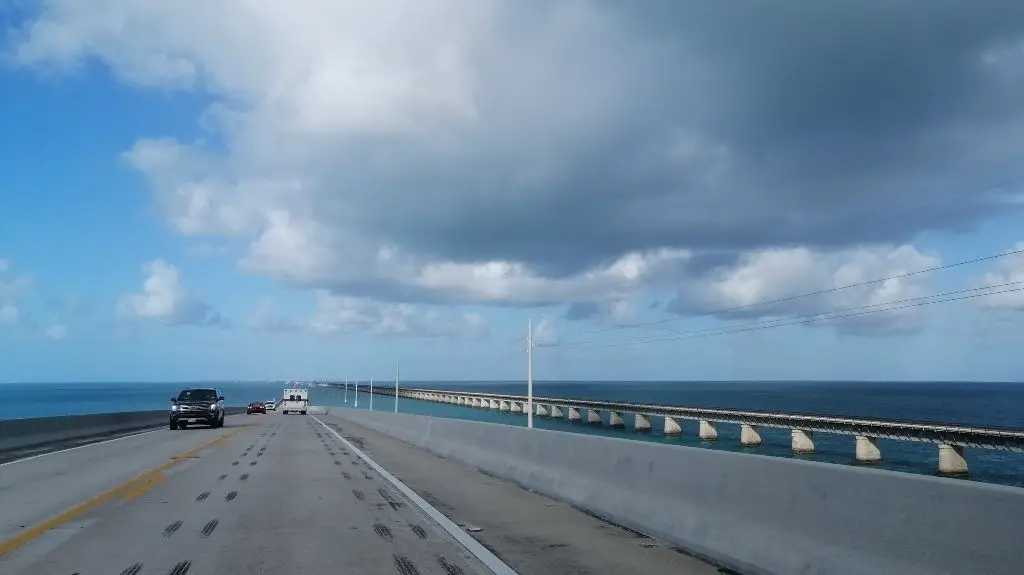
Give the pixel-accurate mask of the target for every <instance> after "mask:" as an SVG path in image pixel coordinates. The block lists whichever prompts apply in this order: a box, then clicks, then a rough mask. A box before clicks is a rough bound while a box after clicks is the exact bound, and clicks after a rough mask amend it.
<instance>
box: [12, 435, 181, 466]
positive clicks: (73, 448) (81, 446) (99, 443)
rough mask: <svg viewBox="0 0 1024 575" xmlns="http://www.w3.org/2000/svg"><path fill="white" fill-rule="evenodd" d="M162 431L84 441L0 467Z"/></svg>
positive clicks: (16, 460)
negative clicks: (83, 442)
mask: <svg viewBox="0 0 1024 575" xmlns="http://www.w3.org/2000/svg"><path fill="white" fill-rule="evenodd" d="M158 431H163V430H162V429H153V430H151V431H143V432H140V433H132V434H130V435H122V436H121V437H115V438H114V439H106V440H103V441H96V442H93V443H86V444H85V445H78V446H75V447H68V448H67V449H59V450H57V451H47V452H46V453H40V454H38V455H30V456H29V457H22V458H21V459H15V460H14V461H8V462H7V463H0V467H3V466H5V465H14V464H15V463H21V462H23V461H31V460H33V459H39V458H40V457H46V456H47V455H57V454H58V453H67V452H68V451H74V450H76V449H85V448H86V447H92V446H94V445H103V444H104V443H113V442H115V441H121V440H122V439H128V438H129V437H138V436H140V435H146V434H147V433H156V432H158Z"/></svg>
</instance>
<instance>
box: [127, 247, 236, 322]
mask: <svg viewBox="0 0 1024 575" xmlns="http://www.w3.org/2000/svg"><path fill="white" fill-rule="evenodd" d="M142 272H143V274H145V275H146V281H145V282H144V283H143V285H142V292H141V293H137V294H128V295H125V296H122V297H121V300H120V301H119V302H118V306H117V312H118V315H120V316H121V317H123V318H129V319H149V320H154V321H157V322H159V323H163V324H166V325H198V326H207V325H226V322H225V321H224V318H222V317H221V315H220V314H219V313H217V312H216V311H215V310H214V309H213V308H211V307H210V306H209V305H207V304H206V303H204V302H203V301H202V300H200V299H199V298H198V297H197V296H196V295H195V294H193V293H191V292H190V291H188V290H187V289H185V287H184V286H182V285H181V273H180V271H179V270H178V268H176V267H174V266H173V265H171V264H168V263H167V262H165V261H163V260H153V261H151V262H148V263H146V264H145V265H143V266H142Z"/></svg>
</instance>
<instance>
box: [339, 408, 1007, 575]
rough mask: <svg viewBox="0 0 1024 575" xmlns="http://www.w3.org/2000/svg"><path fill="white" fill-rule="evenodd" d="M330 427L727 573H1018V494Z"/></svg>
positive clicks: (541, 434)
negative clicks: (413, 451) (624, 530)
mask: <svg viewBox="0 0 1024 575" xmlns="http://www.w3.org/2000/svg"><path fill="white" fill-rule="evenodd" d="M334 418H338V419H334ZM325 420H327V421H332V422H333V421H338V422H339V423H341V424H342V425H345V424H347V423H348V422H352V423H355V424H358V425H362V426H365V427H367V428H370V429H373V430H376V431H379V432H381V433H384V434H387V435H389V436H391V437H394V438H396V439H399V440H401V441H405V442H408V443H410V444H412V445H415V446H417V447H421V448H424V449H427V450H428V451H431V452H433V453H435V454H437V455H441V456H443V457H446V458H448V459H451V460H455V461H458V462H460V463H462V464H464V465H465V466H468V467H472V468H476V469H480V470H482V471H485V472H487V473H488V474H490V475H493V476H497V477H501V478H504V479H508V480H511V481H513V482H514V483H516V484H519V485H521V486H523V487H525V488H527V489H530V490H531V491H535V492H537V493H541V494H544V495H547V496H549V497H553V498H555V499H559V500H562V501H566V502H568V503H570V504H572V505H574V506H576V507H579V508H582V509H585V510H587V511H588V512H590V513H593V514H594V515H597V516H599V517H602V518H604V519H607V520H610V521H612V522H614V523H617V524H619V525H622V526H625V527H628V528H630V529H634V530H636V531H639V532H641V533H645V534H647V535H650V536H652V537H654V538H656V539H659V540H661V541H664V542H666V543H669V544H672V545H674V546H676V547H678V548H680V549H683V550H685V551H687V552H689V553H692V554H695V555H697V556H701V557H705V558H708V559H711V560H712V561H714V562H716V563H718V564H719V565H721V566H723V567H726V568H728V569H731V571H726V570H725V569H723V570H722V572H723V573H724V572H729V573H735V572H740V573H748V574H750V575H783V574H786V575H788V574H793V573H806V574H810V573H816V574H821V573H828V574H832V575H861V574H864V573H871V574H872V575H953V574H959V573H971V574H974V573H977V574H981V573H984V574H986V575H1019V574H1020V573H1024V554H1021V553H1019V552H1016V551H1013V550H1014V549H1017V548H1018V547H1019V546H1020V543H1019V541H1020V534H1019V531H1020V529H1019V527H1020V525H1021V517H1022V516H1024V489H1019V488H1016V487H1006V486H1002V485H989V484H985V483H979V482H973V481H948V480H943V479H939V478H936V477H928V476H924V475H914V474H907V473H886V472H883V471H879V470H875V469H864V468H857V467H850V466H844V465H829V464H824V463H818V462H814V461H803V460H798V459H784V458H778V457H750V456H747V455H745V454H742V453H734V452H729V451H724V450H716V449H700V448H695V447H677V446H669V445H665V444H661V443H654V442H646V441H645V442H638V441H629V440H625V439H620V438H615V437H602V436H595V435H588V434H579V433H559V432H556V431H550V430H544V429H526V428H523V427H517V426H508V425H500V424H495V423H483V422H479V421H466V420H457V419H445V418H439V417H428V416H424V415H412V414H405V413H390V412H387V411H383V412H379V411H374V412H371V411H367V410H355V409H346V410H336V411H335V412H334V415H332V416H329V417H328V418H325ZM347 431H349V432H350V433H351V432H353V431H352V430H351V429H347ZM424 473H429V469H428V470H424ZM527 519H528V518H527Z"/></svg>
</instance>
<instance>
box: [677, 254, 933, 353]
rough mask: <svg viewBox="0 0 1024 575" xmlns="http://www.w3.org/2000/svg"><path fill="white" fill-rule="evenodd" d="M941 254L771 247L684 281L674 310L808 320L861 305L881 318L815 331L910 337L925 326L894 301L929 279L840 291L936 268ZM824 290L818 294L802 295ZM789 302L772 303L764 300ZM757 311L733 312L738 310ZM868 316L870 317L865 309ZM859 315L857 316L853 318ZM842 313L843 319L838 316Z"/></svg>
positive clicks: (924, 290) (919, 291)
mask: <svg viewBox="0 0 1024 575" xmlns="http://www.w3.org/2000/svg"><path fill="white" fill-rule="evenodd" d="M939 264H940V261H939V258H938V256H935V255H928V254H922V253H921V252H919V251H918V250H917V249H916V248H914V247H912V246H909V245H903V246H890V247H869V248H855V249H849V250H841V251H834V252H823V251H814V250H810V249H807V248H802V247H801V248H789V249H769V250H761V251H755V252H750V253H747V254H745V255H744V256H743V257H742V258H740V260H739V261H738V262H736V263H735V264H733V265H730V266H725V267H723V268H720V269H718V270H716V271H715V272H713V273H711V274H708V275H707V276H704V277H700V278H695V279H693V280H691V281H687V282H685V283H684V284H683V287H682V288H681V289H680V294H679V298H678V299H677V300H675V301H674V302H672V304H671V305H670V308H671V309H672V310H673V311H677V312H680V313H693V312H697V313H701V312H709V311H722V313H719V314H717V315H719V316H721V317H726V318H744V317H746V318H759V317H775V318H781V317H789V316H807V315H813V314H820V313H826V312H832V311H837V310H850V309H852V308H860V307H863V306H876V305H877V306H878V307H877V308H875V307H872V308H869V309H872V310H878V313H870V314H863V315H856V316H852V317H846V318H839V319H834V320H827V321H821V322H814V323H811V324H810V325H812V326H813V325H832V326H835V327H837V328H838V329H840V330H842V331H848V332H853V333H879V332H906V331H914V330H916V329H919V328H920V327H921V323H920V309H919V308H914V307H907V308H903V309H891V310H890V311H885V310H887V309H890V308H891V307H896V306H889V305H887V304H890V303H892V302H896V301H902V300H907V299H911V298H917V297H921V296H925V295H928V294H929V293H930V291H929V289H928V285H929V278H928V275H929V274H920V275H912V276H908V277H902V278H896V279H889V280H886V281H884V282H878V283H870V284H868V285H864V286H858V287H853V288H848V289H840V290H837V291H827V290H833V289H835V288H840V287H843V286H848V285H851V284H857V283H861V282H867V281H871V280H875V279H881V278H887V277H891V276H897V275H901V274H905V273H909V272H916V271H920V270H924V269H929V268H933V267H936V266H938V265H939ZM815 291H826V293H822V294H820V295H814V296H809V297H798V298H794V299H788V300H786V298H791V297H793V296H799V295H802V294H806V293H810V292H815ZM774 300H786V301H781V302H779V303H774V304H769V305H754V304H760V303H762V302H768V301H774ZM744 306H752V307H749V308H748V309H741V310H735V311H724V310H732V309H733V308H741V307H744ZM864 311H867V309H865V310H864ZM849 313H851V314H852V313H855V312H849ZM840 315H843V314H842V313H840Z"/></svg>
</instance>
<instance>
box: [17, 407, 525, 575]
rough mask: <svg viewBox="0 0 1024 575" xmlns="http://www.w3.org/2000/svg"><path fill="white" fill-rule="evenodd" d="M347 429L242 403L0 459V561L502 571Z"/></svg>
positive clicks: (88, 570) (87, 567)
mask: <svg viewBox="0 0 1024 575" xmlns="http://www.w3.org/2000/svg"><path fill="white" fill-rule="evenodd" d="M344 441H345V440H343V439H342V438H341V437H340V436H338V435H337V434H336V432H334V431H332V430H330V429H328V428H327V427H325V426H323V425H321V424H320V423H319V422H318V421H317V420H316V419H315V418H313V417H311V416H307V417H301V416H281V415H275V414H271V415H267V416H258V415H257V416H249V417H247V416H236V417H230V418H228V420H227V422H226V425H225V427H224V428H222V429H204V428H199V429H188V430H182V431H170V430H167V429H161V430H157V431H150V432H146V433H142V434H137V435H132V436H128V437H122V438H118V439H114V440H111V441H107V442H103V443H97V444H92V445H87V446H83V447H77V448H74V449H71V450H65V451H58V452H53V453H49V454H43V455H38V456H35V457H31V458H27V459H21V460H16V461H12V462H7V463H3V464H0V573H4V574H5V575H6V574H11V575H14V574H19V573H25V574H32V575H49V574H53V575H58V574H59V575H70V574H78V575H93V574H97V575H98V574H117V573H122V574H127V575H135V574H161V575H162V574H175V575H184V574H186V573H192V574H220V573H353V574H355V573H359V574H366V575H372V574H385V573H386V574H389V575H392V574H399V575H415V574H424V575H426V574H437V575H456V574H466V575H469V574H474V573H491V572H494V571H495V570H496V571H497V572H502V570H501V569H500V568H497V569H492V568H494V567H495V565H494V563H493V561H498V560H497V559H496V558H495V557H494V556H493V555H489V556H488V555H487V553H486V552H485V553H484V555H483V556H481V555H479V554H477V555H474V553H472V552H471V551H470V548H467V547H466V546H465V545H463V544H460V543H459V542H458V541H457V540H456V538H455V537H458V536H463V537H468V536H466V534H465V533H463V532H462V531H459V530H457V529H456V531H457V533H454V534H453V533H451V532H450V531H449V530H446V529H445V528H444V527H443V526H442V524H439V523H437V522H435V521H433V520H432V519H431V518H430V517H429V516H428V515H427V511H424V510H423V509H422V508H421V507H419V506H418V505H417V503H416V502H415V501H414V500H413V499H410V498H408V497H406V496H405V495H403V493H402V492H401V490H400V489H399V488H398V487H396V485H394V484H392V483H391V482H389V481H388V480H387V479H386V478H385V476H383V475H382V474H381V473H380V472H378V471H377V470H376V469H375V467H374V466H372V465H371V464H370V463H368V462H366V461H364V460H361V459H360V458H358V457H357V456H356V454H355V453H354V452H353V450H352V449H351V448H350V445H351V444H348V445H347V444H346V443H345V442H344ZM427 505H428V507H429V504H427ZM431 509H432V508H431ZM428 511H429V509H428ZM435 511H436V510H435ZM481 549H482V548H481ZM488 562H491V563H488ZM498 562H499V567H501V566H504V564H502V563H500V561H498ZM505 569H507V566H505ZM504 572H505V573H513V571H511V570H510V569H508V570H506V571H504Z"/></svg>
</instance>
